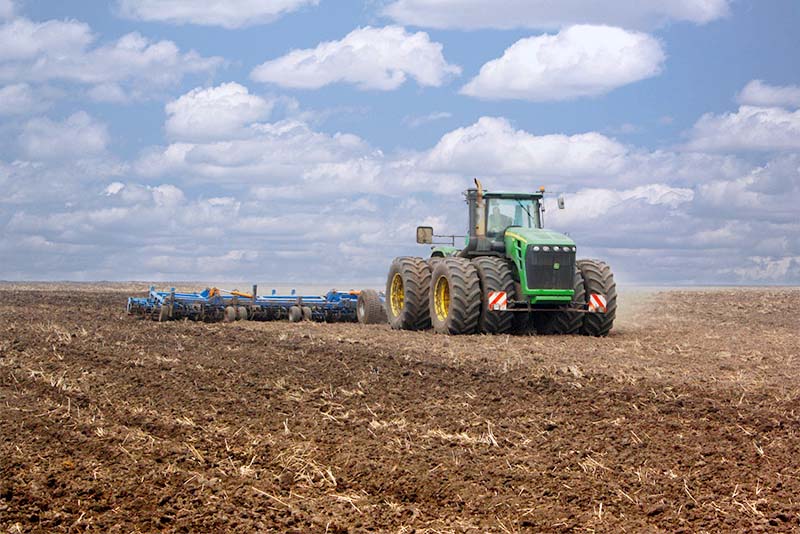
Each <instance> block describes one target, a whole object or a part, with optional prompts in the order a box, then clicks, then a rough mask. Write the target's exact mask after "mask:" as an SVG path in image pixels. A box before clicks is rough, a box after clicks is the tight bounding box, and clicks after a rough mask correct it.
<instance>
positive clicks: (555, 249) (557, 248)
mask: <svg viewBox="0 0 800 534" xmlns="http://www.w3.org/2000/svg"><path fill="white" fill-rule="evenodd" d="M553 250H554V251H555V252H558V251H559V250H561V247H559V246H558V245H556V246H555V247H553Z"/></svg>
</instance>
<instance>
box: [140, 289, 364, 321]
mask: <svg viewBox="0 0 800 534" xmlns="http://www.w3.org/2000/svg"><path fill="white" fill-rule="evenodd" d="M359 293H360V292H358V291H348V292H341V291H335V290H332V291H329V292H328V293H327V294H326V295H325V296H316V295H297V294H296V292H295V291H294V290H292V292H291V294H290V295H278V294H277V293H276V291H275V290H274V289H273V290H272V294H270V295H265V296H259V295H258V287H257V286H253V291H252V293H242V292H240V291H226V290H224V289H217V288H207V289H206V290H204V291H203V292H202V293H179V292H176V291H175V289H174V288H172V289H170V290H169V291H156V289H155V287H152V286H151V287H150V294H149V295H148V296H147V297H144V298H137V297H130V298H128V306H127V310H128V313H130V314H133V315H141V316H143V317H148V318H151V319H154V320H157V321H168V320H171V319H191V320H194V321H209V322H211V321H227V322H231V321H237V320H248V319H249V320H256V321H272V320H280V319H289V320H290V321H292V322H297V321H302V320H307V321H312V320H313V321H319V322H323V321H324V322H355V321H357V320H358V318H357V311H356V310H357V304H358V296H359Z"/></svg>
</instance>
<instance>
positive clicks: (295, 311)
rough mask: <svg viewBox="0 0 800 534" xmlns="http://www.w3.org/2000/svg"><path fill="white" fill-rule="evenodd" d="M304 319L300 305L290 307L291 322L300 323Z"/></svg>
mask: <svg viewBox="0 0 800 534" xmlns="http://www.w3.org/2000/svg"><path fill="white" fill-rule="evenodd" d="M302 320H303V310H301V309H300V306H292V307H291V308H289V322H290V323H299V322H300V321H302Z"/></svg>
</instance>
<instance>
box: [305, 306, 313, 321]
mask: <svg viewBox="0 0 800 534" xmlns="http://www.w3.org/2000/svg"><path fill="white" fill-rule="evenodd" d="M302 312H303V320H304V321H311V320H312V319H313V317H314V314H313V312H312V311H311V308H309V307H308V306H303V307H302Z"/></svg>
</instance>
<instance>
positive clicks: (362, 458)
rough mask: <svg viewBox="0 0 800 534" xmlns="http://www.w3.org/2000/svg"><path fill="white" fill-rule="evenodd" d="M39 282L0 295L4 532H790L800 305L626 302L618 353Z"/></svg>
mask: <svg viewBox="0 0 800 534" xmlns="http://www.w3.org/2000/svg"><path fill="white" fill-rule="evenodd" d="M41 289H42V288H41V287H40V288H39V289H37V288H36V287H35V286H34V287H22V286H14V285H5V286H0V529H2V530H3V531H9V532H29V531H37V532H62V531H74V532H77V531H86V530H88V531H94V532H153V531H168V532H173V531H174V532H215V531H274V532H365V531H380V532H425V531H435V532H451V531H454V532H487V531H488V532H522V531H534V532H541V531H545V532H641V531H648V532H680V531H685V532H703V531H708V532H720V531H726V532H729V531H739V532H757V531H762V530H763V531H793V530H794V531H797V530H800V383H799V382H798V372H799V371H800V341H798V334H800V290H797V289H735V290H733V289H732V290H708V291H672V292H665V293H651V294H647V295H644V296H643V295H641V294H632V293H631V294H628V295H626V294H625V293H624V292H623V294H622V299H621V304H620V305H621V310H622V312H623V313H622V315H621V317H620V318H619V320H618V323H617V328H616V329H615V330H614V331H613V332H612V335H611V336H610V337H608V338H604V339H594V338H585V337H578V336H562V337H555V336H546V337H545V336H542V337H535V336H534V337H513V336H511V337H510V336H494V337H489V336H467V337H458V338H456V337H445V336H437V335H434V334H432V333H429V332H395V331H392V330H390V329H389V328H388V327H386V326H361V325H357V324H327V325H326V324H308V323H300V324H289V323H285V322H275V323H254V322H237V323H233V324H201V323H191V322H183V321H180V322H171V323H156V322H149V321H143V320H139V319H136V318H133V317H128V316H126V315H125V314H124V304H125V295H126V293H124V292H122V291H120V290H118V289H114V288H111V287H108V288H104V287H102V286H94V287H91V288H88V289H87V288H84V290H80V291H78V290H75V289H74V288H69V287H58V286H54V287H51V288H49V290H48V291H42V290H41ZM140 289H141V288H140ZM67 303H68V304H69V306H67Z"/></svg>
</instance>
